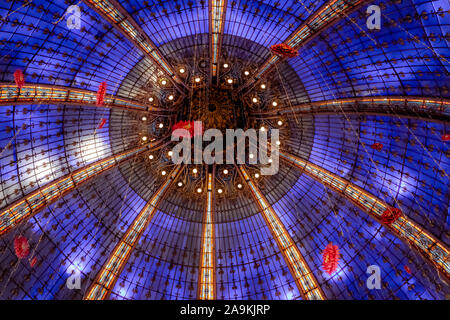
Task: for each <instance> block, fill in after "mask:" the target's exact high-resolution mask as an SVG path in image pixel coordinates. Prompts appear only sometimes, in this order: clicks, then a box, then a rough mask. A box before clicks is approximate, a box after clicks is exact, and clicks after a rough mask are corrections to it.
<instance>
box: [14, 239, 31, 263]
mask: <svg viewBox="0 0 450 320" xmlns="http://www.w3.org/2000/svg"><path fill="white" fill-rule="evenodd" d="M14 250H15V252H16V256H17V258H19V259H23V258H26V257H27V256H28V254H29V253H30V244H29V243H28V240H27V238H25V237H24V236H17V237H16V238H15V239H14Z"/></svg>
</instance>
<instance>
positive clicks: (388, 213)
mask: <svg viewBox="0 0 450 320" xmlns="http://www.w3.org/2000/svg"><path fill="white" fill-rule="evenodd" d="M402 214H403V213H402V211H401V210H400V209H398V208H387V209H386V210H384V212H383V214H382V215H381V218H380V220H381V222H382V223H384V224H387V225H391V224H393V223H394V222H395V221H397V219H398V218H400V217H401V216H402Z"/></svg>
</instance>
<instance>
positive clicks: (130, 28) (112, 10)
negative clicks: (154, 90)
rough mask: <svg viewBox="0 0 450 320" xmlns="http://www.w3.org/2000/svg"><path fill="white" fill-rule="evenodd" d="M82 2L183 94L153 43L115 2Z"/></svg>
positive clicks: (88, 0)
mask: <svg viewBox="0 0 450 320" xmlns="http://www.w3.org/2000/svg"><path fill="white" fill-rule="evenodd" d="M84 2H85V3H86V4H87V5H88V6H90V7H91V8H92V9H94V10H95V11H96V12H98V14H100V15H101V16H102V17H103V18H104V19H106V20H107V21H108V22H109V23H111V24H112V25H113V26H114V27H115V28H116V29H118V30H119V31H120V32H121V33H122V34H123V35H124V36H125V37H127V38H128V39H129V40H130V41H131V42H132V43H134V44H135V45H136V46H137V47H138V48H140V49H141V51H142V52H143V53H144V54H145V55H146V56H147V57H148V58H150V59H151V60H152V61H153V62H154V63H155V64H156V65H157V66H159V67H160V68H161V70H162V71H163V72H164V73H165V74H166V75H167V76H168V77H169V78H170V80H171V81H172V83H173V84H174V86H175V87H176V88H177V89H178V90H179V91H180V92H181V93H183V90H182V88H185V89H187V87H186V86H185V84H184V83H183V82H182V80H181V79H180V78H179V77H178V76H177V75H176V73H175V71H174V69H173V68H172V66H171V65H170V64H169V62H168V61H167V60H166V59H165V58H164V56H163V55H162V54H161V52H160V51H159V49H158V48H157V47H156V45H155V44H154V43H153V41H151V40H150V38H149V37H148V35H147V34H146V33H145V32H144V30H142V28H141V27H140V26H139V25H138V24H137V22H136V21H135V20H134V19H133V17H132V16H131V15H130V14H129V13H128V12H127V11H126V10H125V9H124V8H123V7H122V5H121V4H120V3H119V2H117V1H116V0H84Z"/></svg>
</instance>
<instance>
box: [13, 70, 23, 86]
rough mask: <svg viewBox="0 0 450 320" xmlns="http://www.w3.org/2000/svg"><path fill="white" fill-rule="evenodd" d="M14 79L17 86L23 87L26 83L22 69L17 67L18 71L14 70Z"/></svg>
mask: <svg viewBox="0 0 450 320" xmlns="http://www.w3.org/2000/svg"><path fill="white" fill-rule="evenodd" d="M14 81H16V86H17V88H19V89H22V87H23V86H24V85H25V76H24V75H23V73H22V70H20V69H17V70H16V72H14Z"/></svg>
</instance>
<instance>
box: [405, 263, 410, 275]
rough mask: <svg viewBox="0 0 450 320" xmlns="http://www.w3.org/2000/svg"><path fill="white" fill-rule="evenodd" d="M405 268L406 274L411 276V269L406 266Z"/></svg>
mask: <svg viewBox="0 0 450 320" xmlns="http://www.w3.org/2000/svg"><path fill="white" fill-rule="evenodd" d="M404 268H405V271H406V272H408V273H409V274H411V269H410V268H409V267H408V266H407V265H405V267H404Z"/></svg>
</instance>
